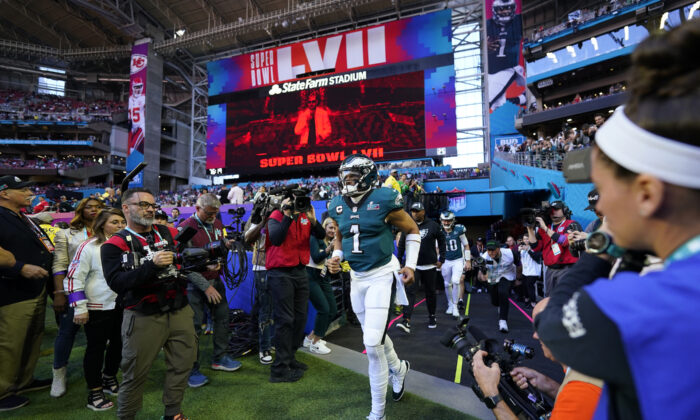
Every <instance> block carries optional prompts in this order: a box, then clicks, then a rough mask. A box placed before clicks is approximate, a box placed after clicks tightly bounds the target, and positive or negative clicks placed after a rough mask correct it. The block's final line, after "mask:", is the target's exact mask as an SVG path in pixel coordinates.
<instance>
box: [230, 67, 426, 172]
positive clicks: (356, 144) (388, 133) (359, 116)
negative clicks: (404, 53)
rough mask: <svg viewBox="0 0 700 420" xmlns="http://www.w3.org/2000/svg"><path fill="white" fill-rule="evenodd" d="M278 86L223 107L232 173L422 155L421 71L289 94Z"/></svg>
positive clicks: (423, 136)
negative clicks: (356, 157)
mask: <svg viewBox="0 0 700 420" xmlns="http://www.w3.org/2000/svg"><path fill="white" fill-rule="evenodd" d="M302 84H303V85H304V86H306V85H307V84H306V83H303V82H302ZM275 86H276V87H277V89H275V87H273V88H272V89H266V91H269V93H268V94H267V95H266V96H265V97H260V98H251V99H247V100H237V101H233V102H229V103H227V105H226V126H227V128H226V149H225V150H226V168H228V169H229V171H232V172H236V173H258V172H261V171H269V170H270V169H272V168H275V169H284V168H290V167H299V166H302V165H304V166H316V167H323V166H332V165H338V163H339V162H340V161H342V160H343V159H344V158H345V156H346V155H349V154H352V153H364V154H366V155H368V156H370V157H372V158H375V159H377V160H395V159H405V158H414V157H420V156H425V115H424V93H423V92H424V87H423V72H422V71H421V72H413V73H406V74H401V75H396V76H390V77H384V78H379V79H372V80H361V81H357V82H351V83H346V84H341V85H334V86H327V87H319V88H315V89H304V90H297V91H293V92H289V93H281V90H282V89H283V88H281V87H279V86H277V85H275ZM289 86H294V84H289V85H288V87H289ZM278 90H279V91H280V92H279V93H278Z"/></svg>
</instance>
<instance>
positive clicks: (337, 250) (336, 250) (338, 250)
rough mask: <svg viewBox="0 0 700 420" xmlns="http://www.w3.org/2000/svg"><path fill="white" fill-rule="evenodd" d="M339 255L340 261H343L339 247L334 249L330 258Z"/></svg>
mask: <svg viewBox="0 0 700 420" xmlns="http://www.w3.org/2000/svg"><path fill="white" fill-rule="evenodd" d="M335 257H340V261H343V251H342V250H340V249H334V250H333V254H331V258H335Z"/></svg>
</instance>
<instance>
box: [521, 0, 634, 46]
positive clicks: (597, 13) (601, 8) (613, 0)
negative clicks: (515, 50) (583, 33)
mask: <svg viewBox="0 0 700 420" xmlns="http://www.w3.org/2000/svg"><path fill="white" fill-rule="evenodd" d="M640 2H641V0H610V1H601V2H600V4H599V5H598V6H597V7H591V8H584V9H580V10H578V13H572V14H570V15H569V16H567V17H566V20H565V21H564V22H561V23H560V24H558V25H556V26H552V27H549V28H545V27H544V26H540V27H539V28H537V29H535V30H533V31H532V38H531V39H529V40H528V39H525V42H528V41H531V42H539V41H540V40H542V39H543V38H546V37H548V36H552V35H555V34H557V33H559V32H562V31H564V30H566V29H569V28H573V29H574V30H576V29H577V28H578V27H579V26H580V25H582V24H584V23H586V22H589V21H591V20H593V19H597V18H599V17H601V16H605V15H609V14H613V13H619V12H620V9H623V8H625V7H629V6H633V5H636V4H637V3H640Z"/></svg>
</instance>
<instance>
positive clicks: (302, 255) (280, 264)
mask: <svg viewBox="0 0 700 420" xmlns="http://www.w3.org/2000/svg"><path fill="white" fill-rule="evenodd" d="M283 218H284V214H282V212H281V211H279V210H275V211H273V212H272V214H271V215H270V219H275V220H277V221H278V222H281V221H282V219H283ZM310 237H311V221H310V220H309V219H308V217H306V213H299V214H298V215H297V216H296V217H295V218H294V220H293V221H292V224H291V225H289V230H288V231H287V236H286V237H285V238H284V241H283V242H282V245H280V246H274V245H272V243H271V242H270V234H269V232H268V233H267V234H266V235H265V250H266V251H267V252H266V255H265V267H266V268H267V269H268V270H269V269H271V268H284V267H296V266H297V265H304V266H305V265H306V264H308V263H309V256H310V248H311V247H310V243H309V238H310Z"/></svg>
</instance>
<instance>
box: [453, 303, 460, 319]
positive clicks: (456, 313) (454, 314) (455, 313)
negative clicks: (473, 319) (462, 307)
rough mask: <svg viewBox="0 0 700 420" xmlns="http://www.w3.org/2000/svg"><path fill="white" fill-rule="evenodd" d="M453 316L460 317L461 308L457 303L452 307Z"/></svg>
mask: <svg viewBox="0 0 700 420" xmlns="http://www.w3.org/2000/svg"><path fill="white" fill-rule="evenodd" d="M452 316H453V317H455V318H459V308H457V305H455V306H454V307H452Z"/></svg>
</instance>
